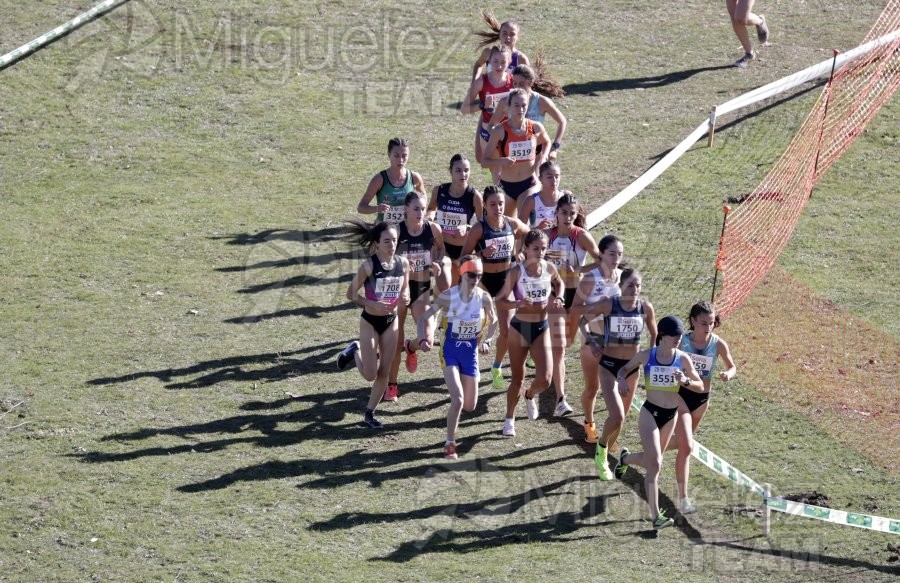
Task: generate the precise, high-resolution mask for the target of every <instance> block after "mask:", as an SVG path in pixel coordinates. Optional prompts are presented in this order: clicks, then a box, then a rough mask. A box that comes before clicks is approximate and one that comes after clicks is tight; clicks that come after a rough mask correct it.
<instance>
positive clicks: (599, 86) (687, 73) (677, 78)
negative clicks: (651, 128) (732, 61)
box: [563, 65, 734, 96]
mask: <svg viewBox="0 0 900 583" xmlns="http://www.w3.org/2000/svg"><path fill="white" fill-rule="evenodd" d="M733 67H734V65H717V66H715V67H700V68H697V69H685V70H684V71H672V72H670V73H663V74H662V75H653V76H651V77H634V78H631V79H610V80H607V81H588V82H587V83H570V84H568V85H564V86H563V89H564V90H565V92H566V95H592V96H597V95H599V94H600V93H605V92H607V91H625V90H628V89H654V88H656V87H665V86H666V85H671V84H673V83H680V82H681V81H684V80H686V79H690V78H691V77H693V76H694V75H697V74H698V73H705V72H707V71H721V70H722V69H731V68H733Z"/></svg>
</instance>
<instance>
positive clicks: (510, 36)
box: [472, 10, 529, 81]
mask: <svg viewBox="0 0 900 583" xmlns="http://www.w3.org/2000/svg"><path fill="white" fill-rule="evenodd" d="M481 17H482V18H483V19H484V22H485V23H486V24H487V25H488V26H489V27H490V30H488V31H478V32H476V33H475V34H476V35H477V36H480V37H481V42H479V43H478V46H479V47H483V48H482V51H481V54H480V55H479V56H478V60H477V61H475V66H474V67H472V80H473V81H474V80H475V79H477V78H478V74H479V73H480V72H481V67H483V66H484V65H485V64H486V63H487V64H488V70H490V67H491V65H490V58H491V47H492V45H495V44H496V43H498V42H499V43H500V45H501V46H503V47H506V48H508V49H509V52H510V61H509V64H508V65H507V67H508V68H509V70H510V71H512V70H513V69H514V68H515V67H516V66H517V65H527V64H529V61H528V57H526V56H525V53H523V52H522V51H520V50H519V49H517V48H516V44H518V42H519V25H518V24H517V23H515V22H513V21H512V20H507V21H506V22H504V23H503V24H500V23H498V22H497V19H496V18H494V15H493V14H491V13H490V12H488V11H487V10H482V11H481Z"/></svg>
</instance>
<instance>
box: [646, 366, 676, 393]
mask: <svg viewBox="0 0 900 583" xmlns="http://www.w3.org/2000/svg"><path fill="white" fill-rule="evenodd" d="M676 370H678V369H677V368H676V367H674V366H651V367H650V378H649V379H647V382H648V383H649V384H650V387H651V388H655V387H660V388H669V387H674V386H675V385H677V384H678V383H677V382H676V381H675V371H676Z"/></svg>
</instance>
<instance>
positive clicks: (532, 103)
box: [525, 91, 544, 123]
mask: <svg viewBox="0 0 900 583" xmlns="http://www.w3.org/2000/svg"><path fill="white" fill-rule="evenodd" d="M525 119H530V120H531V121H536V122H538V123H544V114H543V113H541V96H540V95H538V94H537V93H535V92H533V91H532V92H531V99H530V100H529V101H528V109H526V110H525Z"/></svg>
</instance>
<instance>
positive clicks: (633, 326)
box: [608, 316, 644, 340]
mask: <svg viewBox="0 0 900 583" xmlns="http://www.w3.org/2000/svg"><path fill="white" fill-rule="evenodd" d="M608 325H609V331H610V332H612V333H613V334H615V335H616V337H617V338H621V339H623V340H633V339H635V338H638V337H640V335H641V332H643V330H644V319H643V318H640V317H627V316H613V317H612V318H610V319H609V324H608Z"/></svg>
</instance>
